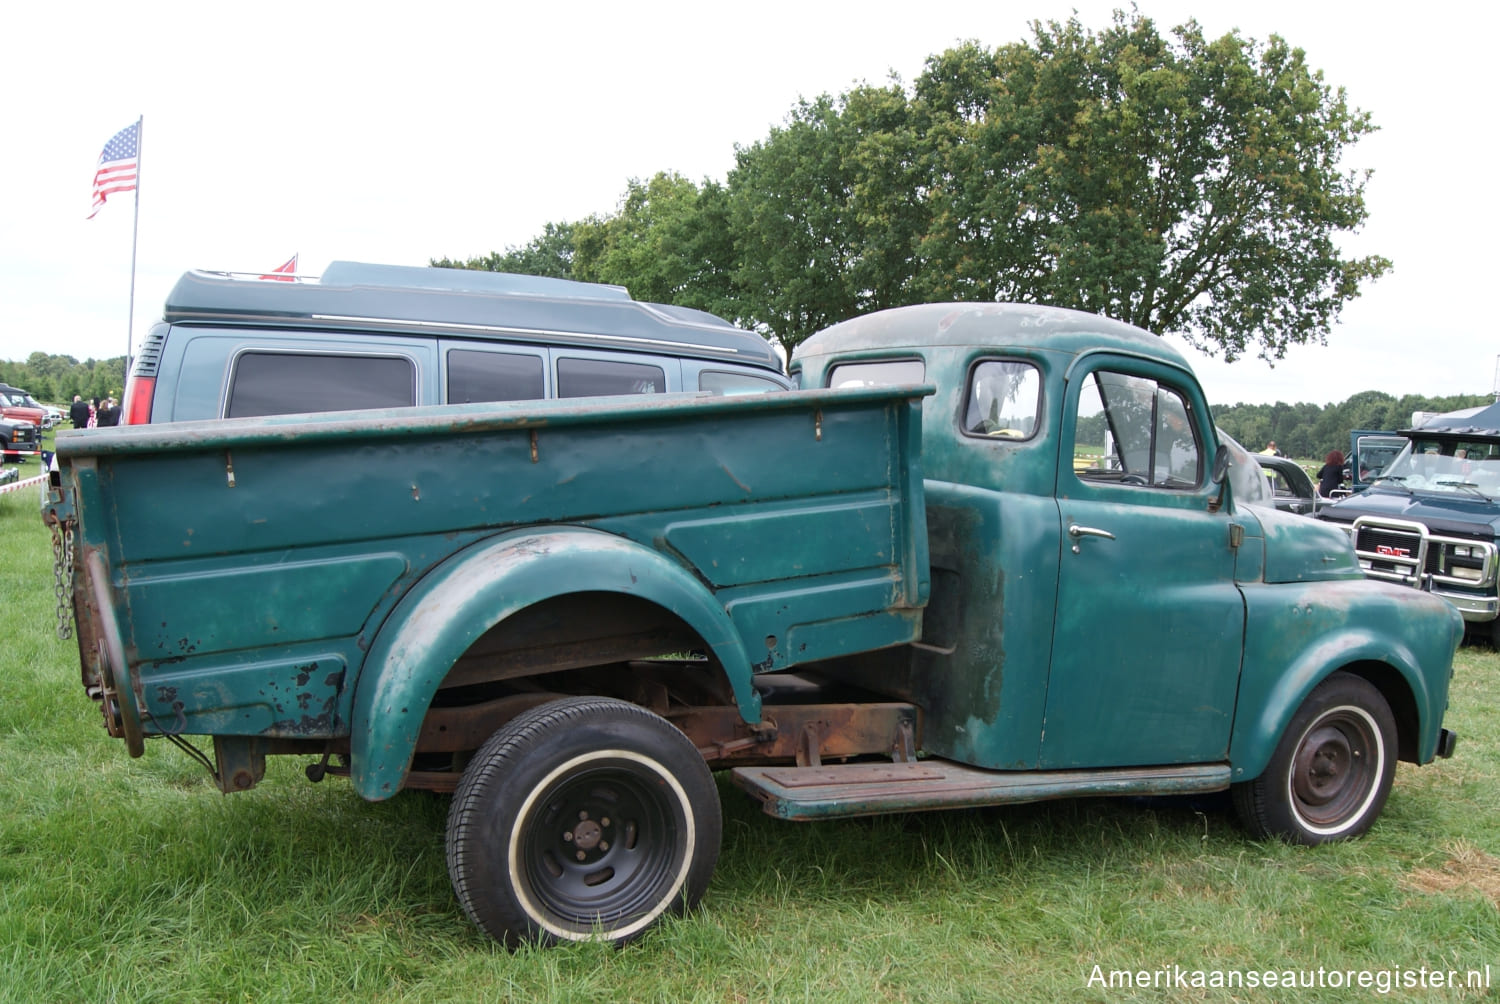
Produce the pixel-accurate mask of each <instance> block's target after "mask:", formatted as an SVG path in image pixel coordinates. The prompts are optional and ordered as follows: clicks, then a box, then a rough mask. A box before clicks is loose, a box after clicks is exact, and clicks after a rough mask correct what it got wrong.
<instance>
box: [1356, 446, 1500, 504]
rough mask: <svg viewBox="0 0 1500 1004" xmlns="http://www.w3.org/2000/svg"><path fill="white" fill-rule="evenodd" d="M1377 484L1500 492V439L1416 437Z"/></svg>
mask: <svg viewBox="0 0 1500 1004" xmlns="http://www.w3.org/2000/svg"><path fill="white" fill-rule="evenodd" d="M1375 481H1376V483H1377V484H1390V485H1392V486H1393V487H1394V486H1400V487H1401V488H1405V489H1408V490H1412V491H1424V492H1446V493H1449V494H1453V495H1474V496H1479V495H1483V496H1486V497H1491V498H1493V497H1494V496H1496V495H1500V443H1492V442H1484V441H1475V442H1470V441H1467V440H1462V439H1441V440H1439V439H1413V440H1412V441H1411V442H1410V443H1409V444H1408V445H1407V447H1406V449H1404V450H1402V451H1401V454H1400V455H1399V456H1398V457H1396V459H1395V460H1392V461H1391V462H1390V464H1389V465H1388V466H1387V467H1386V469H1385V472H1384V474H1382V475H1381V476H1380V477H1377V478H1376V479H1375Z"/></svg>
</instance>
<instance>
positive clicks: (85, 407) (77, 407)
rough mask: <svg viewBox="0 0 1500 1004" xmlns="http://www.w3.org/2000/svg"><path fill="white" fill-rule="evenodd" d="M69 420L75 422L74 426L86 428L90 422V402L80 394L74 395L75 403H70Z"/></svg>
mask: <svg viewBox="0 0 1500 1004" xmlns="http://www.w3.org/2000/svg"><path fill="white" fill-rule="evenodd" d="M68 420H69V421H70V422H72V423H73V428H75V429H84V428H87V427H88V424H89V403H88V402H87V401H85V400H84V399H83V398H82V397H81V396H80V395H78V394H74V395H73V403H72V404H70V405H68Z"/></svg>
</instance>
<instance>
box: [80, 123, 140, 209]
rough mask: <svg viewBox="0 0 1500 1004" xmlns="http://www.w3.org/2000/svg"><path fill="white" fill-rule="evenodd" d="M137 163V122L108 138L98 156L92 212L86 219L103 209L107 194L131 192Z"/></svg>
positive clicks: (138, 138)
mask: <svg viewBox="0 0 1500 1004" xmlns="http://www.w3.org/2000/svg"><path fill="white" fill-rule="evenodd" d="M140 162H141V123H140V120H139V119H137V120H136V121H134V122H132V123H130V125H128V126H126V127H125V128H124V129H121V130H120V131H119V132H117V133H115V134H114V135H113V136H111V137H110V140H109V142H108V143H105V144H104V150H103V151H102V152H101V153H100V154H99V166H98V167H97V168H95V169H94V211H93V212H92V213H89V217H88V218H89V219H93V218H94V217H95V216H96V215H97V214H98V212H99V210H100V209H102V208H104V201H105V200H106V199H108V198H109V197H110V196H111V195H114V194H116V193H118V192H133V191H135V185H136V179H137V177H138V176H139V173H140Z"/></svg>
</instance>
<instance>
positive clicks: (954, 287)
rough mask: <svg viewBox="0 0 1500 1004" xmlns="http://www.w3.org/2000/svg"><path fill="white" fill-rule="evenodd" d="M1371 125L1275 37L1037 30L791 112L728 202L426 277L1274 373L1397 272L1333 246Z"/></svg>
mask: <svg viewBox="0 0 1500 1004" xmlns="http://www.w3.org/2000/svg"><path fill="white" fill-rule="evenodd" d="M1373 128H1374V126H1373V125H1372V124H1371V121H1370V116H1369V115H1368V114H1367V113H1365V112H1363V111H1360V110H1358V109H1356V108H1352V107H1351V106H1350V105H1349V104H1348V102H1347V100H1346V97H1345V94H1344V91H1343V89H1342V88H1333V87H1330V86H1329V85H1328V84H1326V83H1325V82H1324V81H1323V77H1322V74H1321V73H1320V72H1317V71H1314V70H1311V69H1310V68H1309V67H1308V66H1307V63H1306V59H1305V57H1304V54H1303V52H1302V50H1300V49H1296V48H1293V47H1292V46H1290V45H1289V44H1288V43H1287V42H1286V41H1285V40H1284V39H1282V38H1280V37H1279V36H1275V35H1273V36H1271V37H1270V39H1269V40H1268V41H1267V42H1265V43H1261V42H1257V41H1254V40H1251V39H1246V38H1243V37H1241V36H1240V35H1239V34H1238V33H1235V32H1231V33H1229V34H1227V35H1224V36H1222V37H1220V38H1217V39H1209V38H1206V37H1205V36H1204V34H1203V31H1202V29H1201V28H1200V27H1199V26H1198V24H1197V23H1196V22H1194V21H1188V22H1187V23H1186V24H1183V25H1181V26H1179V27H1177V28H1175V29H1173V31H1172V32H1171V34H1170V36H1164V35H1162V34H1161V33H1160V32H1159V31H1158V30H1157V27H1156V25H1155V23H1154V22H1152V21H1151V20H1150V19H1149V18H1146V17H1144V16H1142V15H1141V14H1139V13H1137V12H1132V13H1128V14H1127V13H1124V12H1120V11H1116V12H1115V14H1114V16H1113V19H1112V21H1111V23H1110V24H1109V25H1108V26H1107V27H1106V28H1104V29H1103V30H1101V31H1093V30H1090V29H1086V28H1085V27H1084V26H1083V25H1082V24H1080V23H1079V21H1078V19H1077V18H1076V17H1075V18H1072V19H1070V20H1068V21H1066V22H1057V21H1048V22H1040V21H1039V22H1034V23H1033V24H1032V38H1031V39H1029V40H1027V41H1022V42H1016V43H1012V44H1008V45H1002V46H1000V47H999V48H996V49H989V48H986V47H985V46H983V45H981V44H980V43H978V42H967V43H964V44H962V45H959V46H957V47H955V48H953V49H950V50H948V51H946V52H943V53H940V54H938V55H935V56H932V57H930V58H929V59H928V61H927V63H926V66H925V68H924V69H923V72H922V73H921V75H920V76H919V77H918V79H917V80H916V81H915V83H914V84H913V85H912V86H910V87H907V86H906V85H904V84H903V83H902V82H901V81H900V80H899V79H896V78H892V80H891V81H890V82H888V83H886V84H884V85H880V86H875V85H869V84H862V85H860V86H857V87H854V88H852V89H851V90H849V91H848V92H847V93H844V94H842V95H840V96H838V97H837V98H834V97H830V96H828V95H823V96H821V97H819V98H817V99H816V100H813V101H802V102H799V103H798V105H797V106H796V107H795V108H794V109H792V111H791V112H790V113H789V114H788V116H787V118H786V120H785V122H784V123H783V124H782V125H780V126H778V127H776V128H773V129H772V130H771V132H770V134H769V135H768V136H766V137H765V138H764V139H761V140H758V141H756V142H754V143H751V144H749V145H748V146H744V147H738V148H737V149H736V163H735V167H734V169H733V170H732V171H731V172H730V174H729V176H728V178H727V181H726V183H725V184H724V185H720V184H718V183H716V182H713V181H705V182H704V183H703V184H702V185H701V186H700V185H696V184H694V183H693V182H691V181H689V180H687V179H685V178H682V177H681V176H679V175H676V174H673V173H670V172H663V173H660V174H657V175H656V176H655V177H653V178H651V179H650V180H649V181H645V182H642V181H639V180H631V181H630V182H629V184H628V187H627V190H626V193H625V196H624V198H623V199H622V200H621V202H620V204H619V206H618V208H617V211H616V212H615V213H614V214H612V215H608V216H603V217H590V218H589V219H587V220H584V221H582V222H579V223H559V224H548V225H547V227H546V229H545V230H544V231H543V233H542V235H541V236H539V237H537V238H535V239H534V240H533V241H532V242H531V243H529V244H527V245H525V246H523V247H520V248H514V247H513V248H508V249H507V250H506V251H505V252H504V253H503V254H492V255H489V256H486V257H482V258H476V259H470V260H469V261H466V262H451V261H448V260H447V259H443V260H440V261H436V262H434V264H445V265H454V264H457V265H462V266H464V267H471V268H492V269H500V270H505V271H522V272H535V273H537V274H542V275H562V276H567V277H571V278H575V279H586V280H593V281H605V282H614V283H619V284H622V285H624V286H626V287H628V288H629V289H630V290H631V291H632V293H633V294H634V295H636V296H637V297H639V298H642V299H652V300H663V301H669V302H673V303H680V304H685V305H689V306H695V307H700V308H703V309H708V310H712V311H714V312H716V313H720V314H722V315H724V316H727V317H730V318H732V319H735V320H737V321H739V322H740V323H743V324H747V325H750V326H753V327H755V328H757V329H758V330H761V331H763V332H765V333H766V334H767V335H769V336H772V337H774V338H776V339H777V340H779V341H780V342H781V343H782V344H783V346H785V347H786V348H787V349H790V348H792V347H793V346H795V345H796V344H797V343H798V342H800V341H801V340H802V339H804V338H806V337H807V336H808V335H810V334H812V333H813V332H814V331H816V330H818V329H820V328H822V327H825V326H827V325H828V324H831V323H834V322H836V321H840V320H843V319H845V318H848V317H851V316H854V315H856V314H860V313H864V312H867V311H871V310H878V309H881V308H883V307H891V306H897V305H900V304H905V303H915V302H922V301H934V300H1014V301H1021V302H1037V303H1049V304H1054V305H1058V306H1066V307H1075V308H1078V309H1081V310H1086V311H1090V312H1094V313H1100V314H1106V315H1108V316H1111V317H1115V318H1119V319H1121V320H1124V321H1128V322H1131V323H1133V324H1136V325H1139V326H1140V327H1143V328H1146V329H1147V330H1151V331H1155V332H1158V333H1165V332H1169V331H1170V332H1178V333H1181V334H1182V335H1184V336H1185V337H1186V338H1187V339H1188V340H1189V341H1191V342H1193V343H1194V344H1196V345H1198V346H1200V347H1202V348H1204V349H1206V350H1208V351H1210V352H1222V353H1223V354H1224V355H1225V357H1226V358H1228V359H1234V358H1237V357H1239V356H1242V355H1245V354H1247V353H1250V352H1254V353H1255V354H1257V355H1260V356H1261V357H1263V358H1266V359H1273V360H1274V359H1279V358H1281V357H1282V356H1283V355H1284V353H1285V351H1286V349H1287V348H1288V347H1289V346H1291V345H1296V344H1302V343H1307V342H1318V343H1321V342H1323V341H1324V340H1325V339H1326V337H1327V335H1328V333H1329V331H1330V329H1331V326H1332V324H1333V322H1334V321H1335V320H1336V319H1337V318H1338V316H1339V313H1340V311H1341V309H1342V307H1343V306H1344V304H1346V303H1347V302H1349V301H1350V300H1351V299H1353V298H1354V297H1355V296H1357V295H1358V294H1359V291H1360V288H1361V286H1362V285H1363V284H1364V283H1366V282H1368V281H1370V280H1373V279H1375V278H1378V277H1379V276H1380V275H1382V274H1383V273H1384V272H1386V271H1387V270H1388V269H1389V268H1390V262H1389V261H1387V260H1386V259H1385V258H1383V257H1380V256H1379V255H1368V256H1364V257H1349V256H1346V255H1345V254H1344V253H1343V252H1342V251H1341V250H1340V249H1339V247H1338V238H1339V237H1340V236H1341V235H1342V234H1346V233H1349V232H1352V231H1355V230H1357V229H1359V227H1360V226H1362V225H1363V223H1364V222H1365V219H1366V216H1367V212H1366V209H1365V203H1364V187H1365V184H1366V181H1367V180H1368V177H1369V172H1368V171H1360V170H1345V169H1343V168H1341V166H1340V164H1341V162H1342V161H1343V160H1344V158H1345V157H1346V155H1347V153H1348V151H1349V148H1350V147H1351V146H1352V145H1353V144H1354V143H1355V142H1357V141H1358V140H1359V138H1360V137H1362V136H1364V135H1365V134H1367V133H1369V132H1370V131H1372V130H1373Z"/></svg>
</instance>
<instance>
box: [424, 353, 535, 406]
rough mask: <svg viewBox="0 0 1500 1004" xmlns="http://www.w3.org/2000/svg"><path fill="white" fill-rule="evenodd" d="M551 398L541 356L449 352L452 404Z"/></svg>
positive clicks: (450, 401) (449, 383)
mask: <svg viewBox="0 0 1500 1004" xmlns="http://www.w3.org/2000/svg"><path fill="white" fill-rule="evenodd" d="M546 396H547V383H546V374H545V371H544V368H543V366H542V357H541V356H529V355H520V354H517V353H514V352H470V351H467V350H464V349H452V350H450V351H449V353H448V403H449V404H472V403H474V402H476V401H536V400H540V399H541V398H544V397H546Z"/></svg>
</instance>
